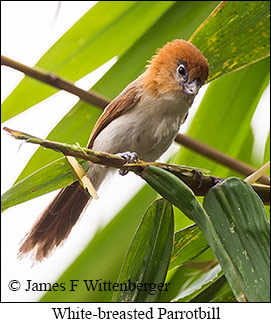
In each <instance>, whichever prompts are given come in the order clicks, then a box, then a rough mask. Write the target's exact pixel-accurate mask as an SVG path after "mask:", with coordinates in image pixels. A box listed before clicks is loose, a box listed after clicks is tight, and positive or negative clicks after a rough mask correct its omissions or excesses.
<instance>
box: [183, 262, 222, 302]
mask: <svg viewBox="0 0 271 323" xmlns="http://www.w3.org/2000/svg"><path fill="white" fill-rule="evenodd" d="M222 275H223V273H222V271H221V267H220V265H216V266H215V267H214V268H212V269H210V270H209V271H208V272H206V273H205V274H203V275H202V276H201V277H200V278H199V279H197V280H196V281H194V282H193V283H192V284H191V285H189V286H188V287H187V288H186V289H184V290H183V291H182V292H181V293H180V294H179V295H178V300H177V301H178V302H188V301H191V300H192V299H193V298H195V297H196V296H197V295H199V294H200V293H202V292H203V291H206V289H207V288H208V287H210V285H212V284H213V283H214V282H216V281H217V280H219V278H220V277H221V276H222Z"/></svg>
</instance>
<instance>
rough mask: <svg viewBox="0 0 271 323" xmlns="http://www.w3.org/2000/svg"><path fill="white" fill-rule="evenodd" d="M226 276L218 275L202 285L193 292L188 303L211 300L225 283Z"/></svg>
mask: <svg viewBox="0 0 271 323" xmlns="http://www.w3.org/2000/svg"><path fill="white" fill-rule="evenodd" d="M226 282H227V281H226V278H225V276H224V275H221V276H219V277H218V278H217V279H214V280H213V281H211V282H210V283H209V284H206V285H204V286H202V288H201V289H200V290H199V291H197V292H194V293H193V297H191V298H190V300H189V302H190V303H203V302H205V303H206V302H209V301H211V300H212V299H213V298H214V296H215V295H216V294H217V293H218V292H220V290H221V289H222V288H223V286H224V285H225V283H226Z"/></svg>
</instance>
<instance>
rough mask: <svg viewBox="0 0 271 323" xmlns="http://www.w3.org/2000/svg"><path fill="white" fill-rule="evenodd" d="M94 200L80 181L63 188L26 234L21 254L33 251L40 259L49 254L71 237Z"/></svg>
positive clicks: (35, 256)
mask: <svg viewBox="0 0 271 323" xmlns="http://www.w3.org/2000/svg"><path fill="white" fill-rule="evenodd" d="M90 200H91V196H90V195H89V193H88V192H87V191H86V190H85V189H84V188H83V187H82V186H81V185H80V183H79V182H74V183H73V184H71V185H69V186H67V187H65V188H63V189H62V190H61V191H60V192H59V193H58V195H57V196H56V197H55V198H54V200H53V201H52V202H51V203H50V204H49V205H48V207H47V208H46V209H45V210H44V212H43V213H42V214H41V215H40V217H39V218H38V220H37V221H36V223H35V224H34V225H33V227H32V229H31V230H30V232H29V233H28V234H27V235H26V237H25V240H24V241H23V244H22V245H21V247H20V251H19V257H22V256H23V255H24V254H26V253H29V252H30V251H32V250H33V253H34V258H35V260H36V261H41V260H42V259H43V258H44V257H48V256H49V254H50V253H51V251H52V250H53V249H54V248H55V247H57V246H58V245H59V244H60V243H61V242H62V241H64V240H65V239H66V238H67V237H68V235H69V233H70V231H71V229H72V227H73V226H74V225H75V223H76V222H77V221H78V219H79V217H80V214H81V213H82V211H83V210H84V208H85V207H86V206H87V204H88V203H89V202H90Z"/></svg>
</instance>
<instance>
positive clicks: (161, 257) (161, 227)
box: [112, 199, 174, 302]
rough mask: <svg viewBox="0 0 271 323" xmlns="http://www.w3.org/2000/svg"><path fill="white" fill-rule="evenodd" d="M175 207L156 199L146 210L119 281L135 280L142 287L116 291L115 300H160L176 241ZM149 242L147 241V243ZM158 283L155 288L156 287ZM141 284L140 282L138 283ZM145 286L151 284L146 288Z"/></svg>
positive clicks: (133, 282)
mask: <svg viewBox="0 0 271 323" xmlns="http://www.w3.org/2000/svg"><path fill="white" fill-rule="evenodd" d="M173 229H174V220H173V209H172V206H171V205H170V204H169V203H168V202H167V201H165V200H163V199H162V200H157V201H155V202H154V203H153V204H152V205H151V206H150V207H149V208H148V210H147V211H146V213H145V215H144V217H143V219H142V221H141V223H140V225H139V227H138V229H137V231H136V233H135V236H134V238H133V240H132V242H131V244H130V247H129V250H128V252H127V255H126V257H125V260H124V263H123V266H122V269H121V272H120V276H119V278H118V284H122V283H127V282H131V284H140V285H141V288H140V289H139V288H132V289H130V290H129V289H128V290H127V291H121V290H118V291H116V292H114V294H113V298H112V301H115V302H116V301H117V302H155V301H157V300H158V298H159V296H160V293H161V290H159V289H158V286H159V285H162V284H163V282H164V280H165V277H166V272H167V268H168V264H169V260H170V254H171V249H172V243H173V232H174V231H173ZM146 242H147V243H146ZM150 284H152V286H156V287H155V288H156V289H154V287H151V285H150ZM138 286H139V285H138ZM142 286H147V287H145V288H142Z"/></svg>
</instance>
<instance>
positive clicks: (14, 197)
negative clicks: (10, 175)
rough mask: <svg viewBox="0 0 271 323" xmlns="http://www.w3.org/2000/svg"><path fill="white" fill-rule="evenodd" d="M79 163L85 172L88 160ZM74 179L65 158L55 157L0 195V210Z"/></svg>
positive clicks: (50, 190)
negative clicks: (55, 158)
mask: <svg viewBox="0 0 271 323" xmlns="http://www.w3.org/2000/svg"><path fill="white" fill-rule="evenodd" d="M80 164H81V166H82V167H83V169H84V171H85V172H86V171H87V169H88V168H89V163H88V161H86V160H81V161H80ZM76 180H77V177H76V175H75V173H74V171H73V170H72V168H71V167H70V165H69V164H68V163H67V161H66V160H65V158H64V157H62V158H60V159H57V160H55V161H53V162H52V163H50V164H48V165H46V166H44V167H42V168H41V169H39V170H38V171H36V172H35V173H33V174H31V175H29V176H28V177H26V178H24V179H23V180H21V181H20V182H18V183H16V184H15V185H13V186H12V187H11V188H10V189H9V190H8V191H6V192H5V193H4V194H3V195H2V196H1V211H4V210H6V209H8V208H9V207H11V206H14V205H17V204H20V203H23V202H25V201H28V200H31V199H33V198H35V197H38V196H41V195H43V194H46V193H49V192H52V191H54V190H56V189H59V188H62V187H64V186H67V185H69V184H71V183H73V182H74V181H76Z"/></svg>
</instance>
